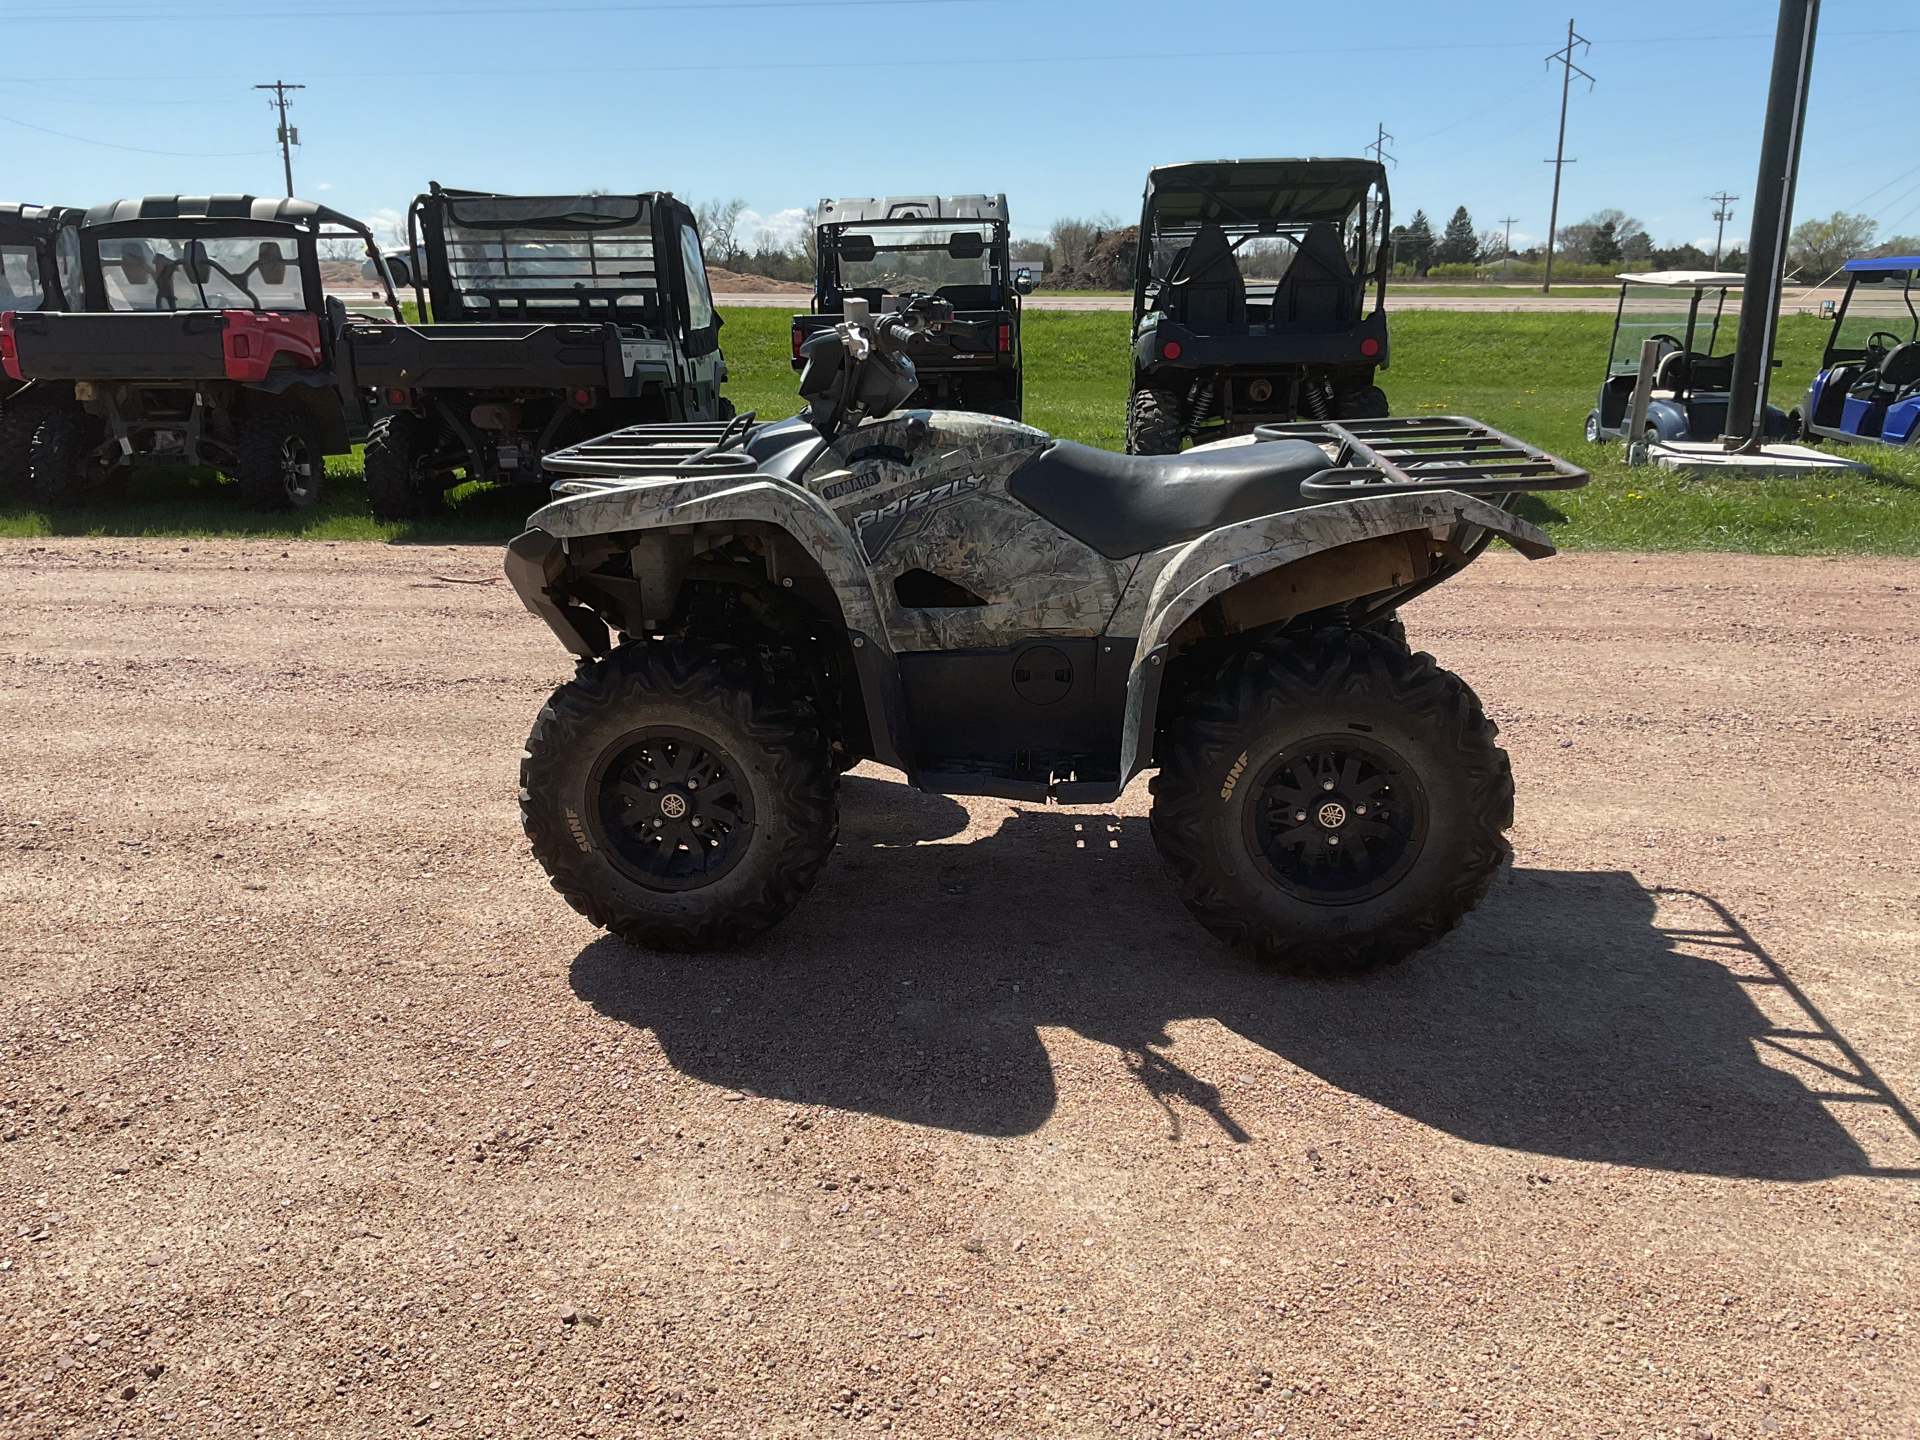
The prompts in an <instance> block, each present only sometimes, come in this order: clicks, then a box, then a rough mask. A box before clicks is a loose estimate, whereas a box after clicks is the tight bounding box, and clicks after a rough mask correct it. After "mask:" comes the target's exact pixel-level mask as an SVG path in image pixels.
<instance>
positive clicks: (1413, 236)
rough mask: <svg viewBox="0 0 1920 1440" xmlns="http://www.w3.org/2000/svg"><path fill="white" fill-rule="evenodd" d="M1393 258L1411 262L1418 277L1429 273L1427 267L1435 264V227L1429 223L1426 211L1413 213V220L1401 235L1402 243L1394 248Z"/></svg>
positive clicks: (1396, 227) (1397, 260) (1398, 260)
mask: <svg viewBox="0 0 1920 1440" xmlns="http://www.w3.org/2000/svg"><path fill="white" fill-rule="evenodd" d="M1394 228H1395V229H1398V228H1399V227H1398V226H1395V227H1394ZM1393 258H1394V260H1395V261H1396V262H1400V261H1410V262H1411V263H1412V265H1413V273H1414V274H1416V275H1424V274H1426V273H1427V267H1428V266H1429V265H1431V264H1433V225H1432V224H1431V223H1430V222H1429V221H1428V219H1427V212H1426V211H1424V210H1416V211H1414V212H1413V219H1412V220H1411V221H1410V222H1409V223H1408V225H1407V228H1406V231H1405V232H1404V233H1403V234H1402V235H1401V237H1400V243H1399V244H1398V245H1396V246H1395V247H1394V257H1393Z"/></svg>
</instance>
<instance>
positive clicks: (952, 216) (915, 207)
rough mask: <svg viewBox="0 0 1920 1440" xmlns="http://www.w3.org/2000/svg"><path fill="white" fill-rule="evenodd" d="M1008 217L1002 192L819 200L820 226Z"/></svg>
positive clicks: (1005, 218) (1005, 198)
mask: <svg viewBox="0 0 1920 1440" xmlns="http://www.w3.org/2000/svg"><path fill="white" fill-rule="evenodd" d="M889 220H892V221H902V222H906V221H914V220H998V221H999V222H1000V223H1001V224H1003V225H1004V224H1005V223H1006V220H1007V197H1006V196H1005V195H889V196H887V197H886V198H885V199H884V200H876V199H874V198H873V197H872V196H871V195H864V196H860V197H858V198H855V199H850V200H822V201H821V202H820V214H819V219H818V221H817V223H818V224H821V225H871V224H874V223H876V222H880V223H885V222H886V221H889Z"/></svg>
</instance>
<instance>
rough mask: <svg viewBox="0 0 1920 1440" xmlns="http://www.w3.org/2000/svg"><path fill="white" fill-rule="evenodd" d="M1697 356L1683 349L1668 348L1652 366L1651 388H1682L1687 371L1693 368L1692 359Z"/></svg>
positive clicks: (1685, 383)
mask: <svg viewBox="0 0 1920 1440" xmlns="http://www.w3.org/2000/svg"><path fill="white" fill-rule="evenodd" d="M1696 358H1697V357H1696V356H1693V355H1690V354H1688V353H1687V352H1686V351H1685V350H1669V351H1668V352H1667V353H1666V354H1664V355H1662V356H1661V357H1660V363H1659V364H1658V365H1657V366H1655V367H1654V371H1653V388H1654V389H1656V390H1666V391H1677V390H1684V389H1685V388H1686V385H1687V375H1688V372H1689V371H1690V370H1691V369H1692V368H1693V367H1692V363H1691V362H1692V361H1693V360H1695V359H1696Z"/></svg>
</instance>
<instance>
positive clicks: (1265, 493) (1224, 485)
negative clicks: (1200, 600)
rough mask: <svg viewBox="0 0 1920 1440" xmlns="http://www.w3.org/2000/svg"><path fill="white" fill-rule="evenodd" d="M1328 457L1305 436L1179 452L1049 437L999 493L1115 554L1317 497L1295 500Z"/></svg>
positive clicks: (1175, 539) (1145, 548)
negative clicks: (1134, 451)
mask: <svg viewBox="0 0 1920 1440" xmlns="http://www.w3.org/2000/svg"><path fill="white" fill-rule="evenodd" d="M1332 463H1333V462H1332V461H1330V460H1328V459H1327V452H1326V451H1324V450H1322V449H1321V448H1320V447H1319V446H1318V445H1315V444H1312V443H1311V442H1309V441H1306V440H1271V441H1267V442H1266V443H1264V444H1256V445H1236V446H1233V447H1231V448H1229V449H1223V450H1203V451H1201V452H1200V453H1199V454H1187V455H1116V454H1114V453H1113V452H1112V451H1111V450H1096V449H1094V448H1093V447H1092V446H1089V445H1076V444H1074V443H1073V441H1071V440H1056V441H1055V442H1054V443H1053V444H1051V445H1049V446H1048V447H1047V448H1046V449H1045V450H1042V451H1041V452H1040V453H1039V454H1038V455H1036V456H1034V458H1033V459H1031V460H1029V461H1028V462H1027V463H1026V464H1024V465H1022V466H1021V467H1020V468H1019V469H1018V470H1016V471H1014V473H1013V477H1012V478H1011V479H1010V480H1009V481H1008V482H1007V491H1008V493H1009V494H1011V495H1012V496H1013V498H1014V499H1016V500H1018V501H1019V502H1020V503H1021V504H1022V505H1025V506H1026V507H1027V508H1028V509H1029V510H1032V511H1034V512H1036V513H1037V514H1039V515H1041V516H1043V517H1045V518H1046V519H1047V520H1050V521H1052V522H1053V523H1054V524H1055V525H1058V526H1059V527H1060V528H1061V529H1062V530H1064V531H1066V532H1067V534H1069V535H1071V536H1073V537H1074V539H1076V540H1079V541H1081V542H1082V543H1083V544H1087V545H1091V546H1092V547H1093V548H1094V549H1095V550H1098V551H1099V552H1100V553H1101V554H1102V555H1104V556H1106V557H1107V558H1108V559H1109V560H1120V559H1124V558H1125V557H1126V556H1129V555H1140V554H1143V553H1145V552H1146V551H1148V550H1158V549H1160V548H1161V547H1162V546H1166V545H1177V544H1179V543H1180V542H1181V541H1183V540H1192V539H1194V538H1195V537H1197V536H1200V535H1204V534H1206V533H1207V532H1208V531H1209V530H1216V529H1218V528H1219V527H1220V526H1222V525H1232V524H1235V523H1236V522H1238V521H1241V520H1253V519H1257V518H1258V517H1260V516H1262V515H1277V514H1279V513H1280V512H1281V511H1283V510H1298V509H1301V508H1302V507H1304V506H1307V505H1311V504H1315V503H1317V502H1315V501H1311V500H1306V499H1302V498H1301V495H1300V482H1301V481H1302V480H1306V479H1309V478H1311V477H1312V476H1314V475H1316V474H1318V473H1319V472H1320V471H1322V470H1325V469H1327V468H1328V466H1329V465H1331V464H1332Z"/></svg>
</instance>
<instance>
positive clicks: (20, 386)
mask: <svg viewBox="0 0 1920 1440" xmlns="http://www.w3.org/2000/svg"><path fill="white" fill-rule="evenodd" d="M85 214H86V212H85V211H84V210H77V209H74V208H73V207H71V206H66V205H22V204H19V203H18V202H8V203H0V316H4V315H6V314H7V313H9V312H11V311H18V310H65V309H66V308H68V306H69V304H73V305H77V304H79V303H80V299H81V295H82V293H83V287H82V285H81V281H80V237H79V235H78V234H77V233H76V232H77V228H78V226H79V224H80V219H81V217H82V216H83V215H85ZM69 297H71V299H69ZM12 356H13V350H12V345H11V342H9V341H8V340H7V339H6V338H5V332H4V329H0V496H17V495H19V494H21V493H22V492H23V491H24V490H25V489H26V488H27V456H28V451H29V449H30V447H31V446H32V444H33V432H34V431H35V430H37V429H38V428H39V426H40V421H41V420H42V419H44V418H45V416H46V412H47V411H48V410H49V409H57V408H59V407H60V406H61V405H62V404H71V403H72V401H73V393H72V390H71V387H67V386H61V385H46V386H42V387H39V389H38V391H37V393H36V390H35V388H34V387H33V386H31V385H30V384H29V383H28V382H27V381H24V380H21V379H20V378H19V377H18V376H16V375H14V374H13V373H12V371H11V370H10V369H8V368H7V367H6V365H5V362H6V361H7V360H10V359H11V358H12Z"/></svg>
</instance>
